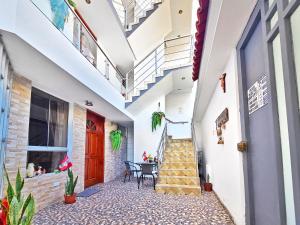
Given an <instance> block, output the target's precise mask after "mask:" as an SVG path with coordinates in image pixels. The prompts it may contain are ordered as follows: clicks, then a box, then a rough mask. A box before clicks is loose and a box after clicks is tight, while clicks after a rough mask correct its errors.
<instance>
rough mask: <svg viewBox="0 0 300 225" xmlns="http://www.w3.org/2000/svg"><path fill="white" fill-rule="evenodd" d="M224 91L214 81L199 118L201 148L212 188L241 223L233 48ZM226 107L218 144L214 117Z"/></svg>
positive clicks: (242, 201)
mask: <svg viewBox="0 0 300 225" xmlns="http://www.w3.org/2000/svg"><path fill="white" fill-rule="evenodd" d="M224 72H225V73H227V76H226V85H227V91H226V93H225V94H224V93H223V90H222V88H221V87H220V84H219V83H218V85H217V87H216V89H215V91H214V93H213V96H212V98H211V99H210V102H209V105H208V107H207V110H206V112H205V114H204V117H203V119H202V120H201V124H200V125H201V136H202V137H201V148H202V149H203V150H204V155H205V160H206V165H207V166H206V169H207V172H208V173H209V175H210V177H211V182H212V183H213V189H214V191H215V192H216V194H217V195H218V196H219V198H220V199H221V201H222V202H223V204H224V205H225V206H226V207H227V209H228V210H229V211H230V213H231V215H232V216H233V219H234V220H235V222H236V224H238V225H242V224H245V197H244V177H243V164H242V153H240V152H238V151H237V147H236V145H237V143H238V142H240V141H241V128H240V122H239V121H240V119H239V108H238V105H239V104H238V103H239V101H238V84H237V62H236V53H235V50H234V51H233V52H232V54H231V56H230V58H229V61H228V63H227V66H226V68H225V70H224ZM226 107H227V108H228V109H229V121H228V122H227V123H226V129H225V130H223V137H224V141H225V144H224V145H218V144H217V142H218V137H217V134H216V125H215V120H216V118H217V117H218V116H219V115H220V113H222V111H223V110H224V109H225V108H226Z"/></svg>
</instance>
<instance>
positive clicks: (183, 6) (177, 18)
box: [167, 0, 193, 38]
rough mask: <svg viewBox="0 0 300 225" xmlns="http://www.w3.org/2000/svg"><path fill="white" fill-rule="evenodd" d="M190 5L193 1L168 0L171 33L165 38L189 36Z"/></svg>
mask: <svg viewBox="0 0 300 225" xmlns="http://www.w3.org/2000/svg"><path fill="white" fill-rule="evenodd" d="M192 3H193V0H170V7H171V21H172V32H171V33H170V34H169V35H168V37H167V38H172V37H177V36H178V35H180V36H185V35H189V34H191V20H192ZM179 10H182V14H179Z"/></svg>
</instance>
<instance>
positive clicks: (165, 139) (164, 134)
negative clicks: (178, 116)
mask: <svg viewBox="0 0 300 225" xmlns="http://www.w3.org/2000/svg"><path fill="white" fill-rule="evenodd" d="M165 120H166V122H165V126H164V130H163V132H162V135H161V139H160V142H159V145H158V148H157V151H156V154H157V159H158V171H159V170H160V166H161V164H162V162H163V161H164V153H165V150H166V147H167V143H168V139H169V137H168V125H169V124H188V123H189V122H187V121H178V122H175V121H172V120H170V119H168V118H165Z"/></svg>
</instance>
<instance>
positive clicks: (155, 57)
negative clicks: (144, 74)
mask: <svg viewBox="0 0 300 225" xmlns="http://www.w3.org/2000/svg"><path fill="white" fill-rule="evenodd" d="M154 54H155V56H154V60H155V75H154V78H155V76H157V74H158V67H157V49H155V53H154Z"/></svg>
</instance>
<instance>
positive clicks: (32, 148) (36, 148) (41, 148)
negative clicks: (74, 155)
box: [27, 146, 68, 152]
mask: <svg viewBox="0 0 300 225" xmlns="http://www.w3.org/2000/svg"><path fill="white" fill-rule="evenodd" d="M27 151H39V152H40V151H43V152H67V151H68V148H67V147H47V146H27Z"/></svg>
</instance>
